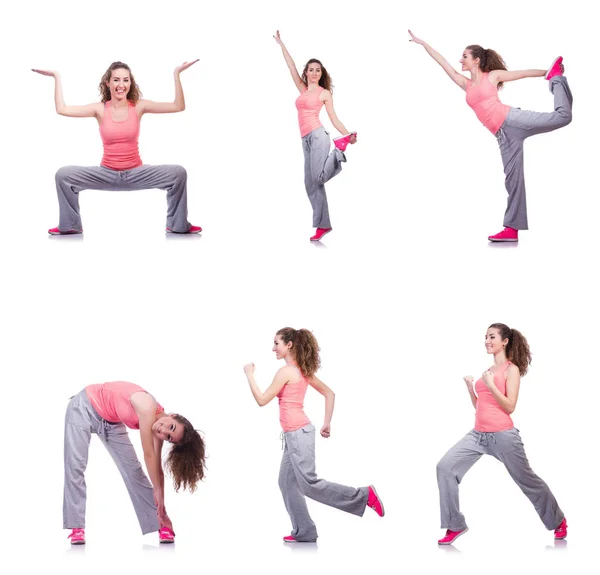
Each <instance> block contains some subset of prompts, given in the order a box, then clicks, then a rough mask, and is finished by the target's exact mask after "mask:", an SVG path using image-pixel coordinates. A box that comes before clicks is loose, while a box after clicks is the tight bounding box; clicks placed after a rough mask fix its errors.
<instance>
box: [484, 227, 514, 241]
mask: <svg viewBox="0 0 600 575" xmlns="http://www.w3.org/2000/svg"><path fill="white" fill-rule="evenodd" d="M488 240H490V242H518V241H519V231H518V230H513V228H504V229H503V230H502V231H501V232H500V233H498V234H496V235H495V236H489V237H488Z"/></svg>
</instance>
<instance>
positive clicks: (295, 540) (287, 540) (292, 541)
mask: <svg viewBox="0 0 600 575" xmlns="http://www.w3.org/2000/svg"><path fill="white" fill-rule="evenodd" d="M283 542H284V543H316V542H317V540H316V539H313V540H312V541H298V540H297V539H284V540H283Z"/></svg>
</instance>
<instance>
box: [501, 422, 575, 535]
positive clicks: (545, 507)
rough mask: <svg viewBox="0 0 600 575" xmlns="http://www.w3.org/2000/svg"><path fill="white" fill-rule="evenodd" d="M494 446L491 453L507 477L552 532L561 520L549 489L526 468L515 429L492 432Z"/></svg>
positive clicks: (558, 509) (561, 517) (527, 466)
mask: <svg viewBox="0 0 600 575" xmlns="http://www.w3.org/2000/svg"><path fill="white" fill-rule="evenodd" d="M495 435H496V438H497V446H495V449H494V450H491V454H492V455H494V457H496V458H497V459H499V460H500V461H502V463H504V465H505V466H506V469H507V470H508V472H509V473H510V476H511V477H512V478H513V479H514V481H515V483H516V484H517V485H518V486H519V487H520V488H521V491H523V493H524V494H525V495H526V496H527V498H528V499H529V501H531V503H532V504H533V506H534V507H535V510H536V511H537V513H538V515H539V516H540V519H541V520H542V523H543V524H544V525H545V526H546V529H550V530H553V529H556V528H557V527H558V526H559V525H560V524H561V523H562V520H563V519H564V518H565V515H564V513H563V512H562V511H561V509H560V507H559V506H558V503H557V502H556V499H555V497H554V495H552V492H551V491H550V488H549V487H548V486H547V485H546V483H545V482H544V481H543V480H542V479H540V478H539V477H538V476H537V475H536V474H535V473H534V472H533V470H532V469H531V467H530V466H529V461H527V456H526V455H525V448H524V447H523V442H522V441H521V436H520V435H519V431H518V430H517V429H510V430H508V431H502V432H500V433H496V434H495Z"/></svg>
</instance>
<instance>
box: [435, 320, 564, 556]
mask: <svg viewBox="0 0 600 575" xmlns="http://www.w3.org/2000/svg"><path fill="white" fill-rule="evenodd" d="M485 347H486V350H487V352H488V353H489V354H492V355H493V356H494V365H493V366H492V367H490V368H489V369H488V370H487V371H486V372H485V373H484V374H483V375H482V376H481V379H479V380H478V381H477V382H476V383H475V386H473V377H472V376H466V377H465V378H464V380H465V383H466V384H467V391H468V392H469V397H470V398H471V402H472V403H473V407H474V408H475V429H473V430H472V431H471V432H469V433H468V434H467V435H466V436H465V437H464V438H463V439H461V440H460V441H459V442H458V443H457V444H456V445H455V446H454V447H453V448H452V449H450V451H448V453H446V455H444V457H442V459H441V460H440V462H439V463H438V465H437V480H438V487H439V490H440V507H441V517H442V529H446V535H445V536H444V537H443V538H442V539H440V540H439V541H438V543H439V544H440V545H450V544H451V543H453V542H454V541H455V540H456V539H457V538H458V537H460V536H461V535H462V534H463V533H466V532H467V530H468V529H467V524H466V523H465V518H464V516H463V514H462V513H461V512H460V510H459V505H458V485H459V484H460V482H461V481H462V478H463V477H464V475H465V473H466V472H467V471H469V469H471V467H472V466H473V465H474V464H475V463H476V462H477V460H478V459H479V458H480V457H481V456H482V455H484V454H487V455H492V456H493V457H495V458H496V459H498V460H499V461H501V462H502V463H504V465H505V466H506V469H507V470H508V472H509V473H510V476H511V477H512V478H513V479H514V480H515V482H516V483H517V485H518V486H519V487H520V488H521V490H522V491H523V493H525V495H526V496H527V497H528V498H529V500H530V501H531V503H533V506H534V507H535V510H536V511H537V512H538V515H539V516H540V519H541V520H542V522H543V523H544V525H545V526H546V529H549V530H552V529H554V537H555V539H564V538H565V537H566V536H567V520H566V519H565V515H564V513H563V512H562V511H561V510H560V508H559V506H558V503H557V502H556V499H555V498H554V495H552V493H551V491H550V489H549V488H548V486H547V485H546V484H545V483H544V482H543V481H542V480H541V479H540V478H539V477H538V476H537V475H536V474H535V473H534V472H533V471H532V469H531V467H529V462H528V461H527V457H526V456H525V449H524V447H523V443H522V442H521V436H520V435H519V430H518V429H516V428H515V427H514V425H513V422H512V419H511V417H510V414H511V413H512V412H513V411H514V410H515V407H516V406H517V398H518V396H519V386H520V384H521V376H523V375H525V374H526V373H527V368H528V366H529V364H530V363H531V353H530V351H529V345H528V344H527V340H526V339H525V338H524V337H523V335H522V334H521V333H520V332H518V331H517V330H516V329H510V328H509V327H508V326H506V325H504V324H503V323H494V324H492V325H491V326H490V327H489V328H488V330H487V333H486V336H485Z"/></svg>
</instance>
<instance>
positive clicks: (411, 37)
mask: <svg viewBox="0 0 600 575" xmlns="http://www.w3.org/2000/svg"><path fill="white" fill-rule="evenodd" d="M408 33H409V34H410V40H409V42H414V43H415V44H421V46H423V44H425V40H421V39H420V38H417V37H416V36H415V35H414V34H413V33H412V32H411V31H410V30H409V31H408Z"/></svg>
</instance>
